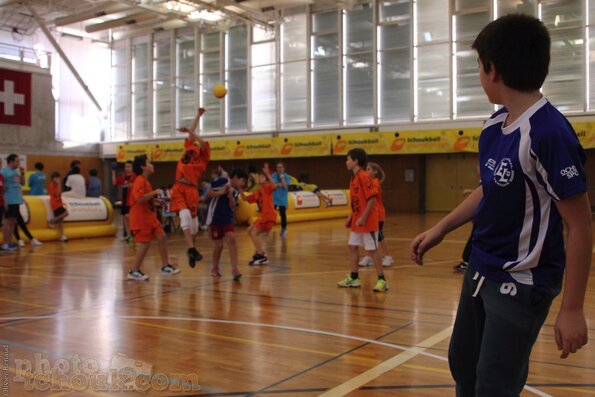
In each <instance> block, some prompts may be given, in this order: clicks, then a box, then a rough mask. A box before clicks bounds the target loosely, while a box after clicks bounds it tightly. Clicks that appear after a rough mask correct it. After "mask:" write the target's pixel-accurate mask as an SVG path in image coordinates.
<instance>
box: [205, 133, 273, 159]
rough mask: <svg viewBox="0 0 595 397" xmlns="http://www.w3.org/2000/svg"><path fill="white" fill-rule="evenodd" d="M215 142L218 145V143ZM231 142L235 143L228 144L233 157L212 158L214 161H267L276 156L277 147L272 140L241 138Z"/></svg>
mask: <svg viewBox="0 0 595 397" xmlns="http://www.w3.org/2000/svg"><path fill="white" fill-rule="evenodd" d="M216 142H217V143H219V141H216ZM226 142H230V141H226ZM231 142H233V143H235V144H232V145H229V143H228V145H229V149H231V151H232V153H233V156H232V157H231V158H214V159H215V160H230V159H267V158H274V157H276V156H277V155H278V152H277V145H276V144H275V141H274V140H273V139H272V138H241V139H237V140H233V141H231ZM211 153H212V152H211Z"/></svg>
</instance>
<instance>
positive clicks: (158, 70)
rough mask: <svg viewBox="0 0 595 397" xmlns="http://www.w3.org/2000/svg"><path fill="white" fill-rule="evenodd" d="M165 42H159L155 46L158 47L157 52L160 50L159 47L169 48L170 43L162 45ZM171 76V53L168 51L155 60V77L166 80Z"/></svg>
mask: <svg viewBox="0 0 595 397" xmlns="http://www.w3.org/2000/svg"><path fill="white" fill-rule="evenodd" d="M162 44H163V43H161V42H157V43H155V46H156V47H157V52H160V50H159V48H162V47H167V49H168V50H169V47H170V45H169V43H168V44H167V45H166V46H162ZM170 77H171V60H170V54H169V53H167V55H166V56H163V55H162V56H160V57H158V58H157V59H156V62H155V78H156V79H157V80H166V79H169V78H170Z"/></svg>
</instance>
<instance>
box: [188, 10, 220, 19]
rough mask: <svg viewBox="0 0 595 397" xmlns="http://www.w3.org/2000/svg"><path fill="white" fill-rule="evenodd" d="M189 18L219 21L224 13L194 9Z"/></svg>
mask: <svg viewBox="0 0 595 397" xmlns="http://www.w3.org/2000/svg"><path fill="white" fill-rule="evenodd" d="M188 18H190V19H192V20H198V19H201V20H203V21H210V22H217V21H220V20H222V19H223V14H222V13H221V12H219V11H207V10H200V11H192V12H191V13H190V14H189V15H188Z"/></svg>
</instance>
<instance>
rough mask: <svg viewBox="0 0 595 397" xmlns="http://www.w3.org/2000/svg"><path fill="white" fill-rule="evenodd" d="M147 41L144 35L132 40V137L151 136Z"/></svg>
mask: <svg viewBox="0 0 595 397" xmlns="http://www.w3.org/2000/svg"><path fill="white" fill-rule="evenodd" d="M149 68H150V59H149V43H148V40H147V38H146V37H138V38H135V39H134V40H133V42H132V90H131V93H132V139H142V138H151V137H152V136H153V134H152V131H151V127H150V124H149V76H150V74H149Z"/></svg>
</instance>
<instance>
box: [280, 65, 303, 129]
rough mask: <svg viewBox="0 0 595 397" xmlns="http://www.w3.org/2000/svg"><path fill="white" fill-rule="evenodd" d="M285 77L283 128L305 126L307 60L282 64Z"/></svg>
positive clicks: (283, 76) (283, 88)
mask: <svg viewBox="0 0 595 397" xmlns="http://www.w3.org/2000/svg"><path fill="white" fill-rule="evenodd" d="M281 73H282V78H283V86H282V101H283V111H282V114H281V128H305V127H306V121H307V116H308V114H307V108H306V105H307V101H306V95H307V88H308V87H307V85H308V84H307V66H306V62H305V61H301V62H292V63H285V64H283V65H281Z"/></svg>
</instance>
